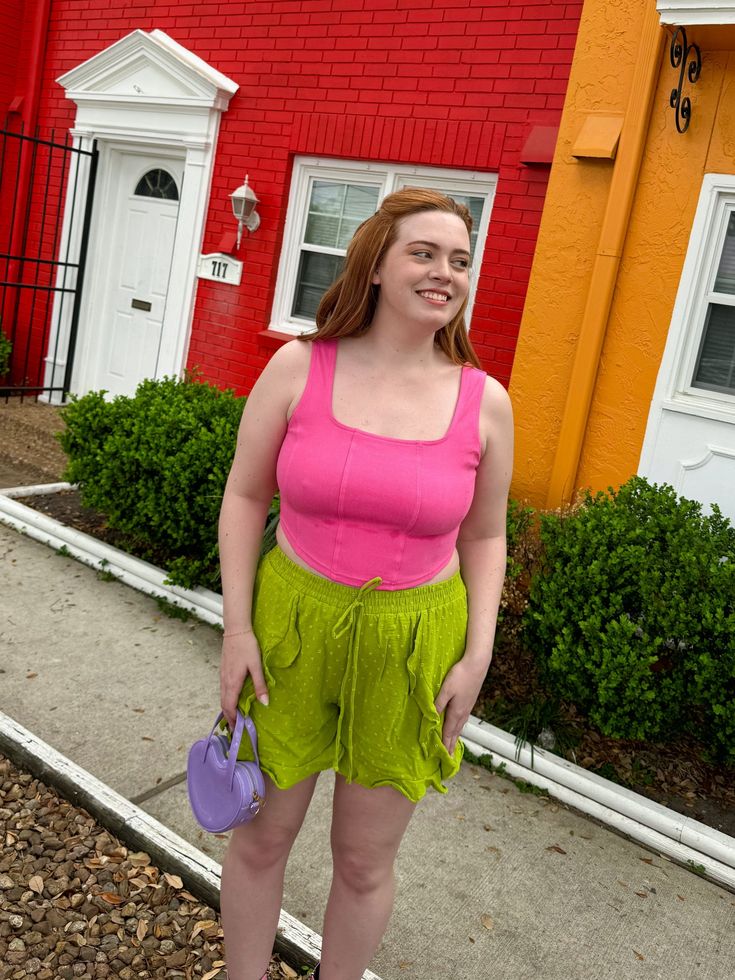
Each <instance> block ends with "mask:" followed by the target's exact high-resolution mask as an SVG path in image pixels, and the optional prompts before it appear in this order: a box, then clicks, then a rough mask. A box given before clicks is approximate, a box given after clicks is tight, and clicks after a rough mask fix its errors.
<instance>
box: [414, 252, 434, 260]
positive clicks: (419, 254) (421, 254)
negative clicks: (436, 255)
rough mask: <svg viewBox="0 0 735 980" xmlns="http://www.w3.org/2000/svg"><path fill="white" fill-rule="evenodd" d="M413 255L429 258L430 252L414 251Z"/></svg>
mask: <svg viewBox="0 0 735 980" xmlns="http://www.w3.org/2000/svg"><path fill="white" fill-rule="evenodd" d="M413 254H414V255H416V256H418V258H420V259H430V258H431V252H414V253H413Z"/></svg>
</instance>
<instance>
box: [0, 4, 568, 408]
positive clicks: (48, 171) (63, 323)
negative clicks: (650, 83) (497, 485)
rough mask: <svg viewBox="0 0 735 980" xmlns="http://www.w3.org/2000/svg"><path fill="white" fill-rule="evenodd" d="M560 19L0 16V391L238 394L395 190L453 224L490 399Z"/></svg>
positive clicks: (534, 203)
mask: <svg viewBox="0 0 735 980" xmlns="http://www.w3.org/2000/svg"><path fill="white" fill-rule="evenodd" d="M581 7H582V3H581V2H576V3H565V2H561V0H550V2H548V0H547V2H541V0H538V2H536V3H526V2H520V0H302V2H295V0H251V2H236V0H230V2H228V3H226V4H225V3H222V2H216V0H199V2H198V3H196V4H193V3H187V2H179V3H167V2H161V0H159V2H142V0H128V2H126V3H122V2H120V0H36V2H35V3H33V4H28V3H23V2H22V0H0V49H1V50H0V54H1V55H2V57H0V121H1V120H2V117H5V120H6V122H5V131H4V135H3V150H2V152H3V157H2V172H1V173H0V271H2V272H3V277H2V285H1V286H0V304H2V329H3V331H4V332H5V334H6V336H8V337H9V338H10V339H11V340H12V342H13V347H14V349H13V355H12V361H11V370H10V374H9V375H8V376H6V378H5V382H6V383H9V384H10V385H13V386H21V385H25V386H26V387H27V388H30V389H33V387H34V386H36V388H38V387H40V386H42V387H45V388H46V389H47V392H46V396H47V397H48V395H49V392H50V395H51V397H52V398H56V399H58V397H59V396H60V395H61V392H62V390H63V389H65V388H70V389H71V390H72V391H76V392H81V391H86V390H90V389H96V388H106V389H108V390H109V391H110V392H112V393H118V392H119V393H128V392H132V391H133V390H134V388H135V385H136V384H137V382H138V381H139V380H140V379H141V378H143V377H151V376H161V375H164V374H178V373H180V372H181V371H182V370H183V369H185V368H189V369H198V370H199V371H200V372H201V374H202V376H203V377H205V378H207V379H209V380H212V381H214V382H216V383H217V384H218V385H221V386H227V387H234V388H236V389H237V390H238V391H240V392H244V391H247V390H249V388H250V387H251V385H252V383H253V381H254V379H255V378H256V377H257V375H258V373H259V371H260V370H261V368H262V367H263V365H264V363H265V362H266V360H267V359H268V357H269V356H270V354H271V353H272V351H273V349H274V348H275V346H277V345H278V344H280V343H282V342H283V340H284V338H286V339H287V338H289V337H290V336H293V335H295V334H297V333H299V332H302V331H304V330H307V329H309V327H310V325H311V323H312V322H313V314H314V310H315V308H316V304H317V302H318V298H319V296H320V295H321V292H322V291H323V290H324V288H325V286H326V285H328V283H329V282H330V281H331V280H332V279H333V277H334V276H335V274H336V273H337V271H338V269H339V267H340V264H341V258H342V256H343V255H344V250H345V246H346V243H347V241H348V239H349V237H350V235H351V233H352V231H353V230H354V228H355V227H356V225H357V224H358V223H359V222H360V221H361V220H363V219H364V218H365V217H367V216H368V215H369V214H370V213H372V211H373V210H375V208H376V207H377V206H378V204H379V202H380V200H381V198H382V197H383V196H384V195H385V194H387V193H389V192H390V191H392V190H394V189H397V188H399V187H401V186H406V185H414V186H415V185H421V186H431V187H436V188H438V189H441V190H443V191H446V192H448V193H451V194H452V195H453V196H456V197H459V198H461V199H462V200H463V201H465V202H466V203H467V204H468V205H469V206H470V209H471V210H472V211H473V213H474V215H475V217H476V234H475V236H474V238H475V241H474V243H473V244H474V251H475V262H474V282H473V289H472V296H471V304H472V307H471V316H472V321H471V333H472V339H473V342H474V345H475V347H476V349H477V351H478V353H479V355H480V357H481V359H482V361H483V364H484V366H485V367H486V369H487V370H488V371H489V372H491V373H493V374H494V375H495V376H496V377H498V378H500V379H501V380H502V381H504V382H507V381H508V379H509V375H510V368H511V364H512V360H513V353H514V349H515V344H516V337H517V332H518V327H519V323H520V318H521V311H522V307H523V302H524V297H525V293H526V287H527V281H528V276H529V272H530V267H531V261H532V257H533V251H534V246H535V242H536V236H537V231H538V225H539V220H540V213H541V209H542V206H543V201H544V194H545V191H546V185H547V180H548V173H549V166H550V162H551V155H552V152H553V146H554V141H555V134H556V126H557V124H558V120H559V118H560V115H561V110H562V105H563V100H564V92H565V89H566V85H567V79H568V74H569V68H570V64H571V60H572V54H573V48H574V43H575V39H576V34H577V27H578V22H579V17H580V14H581ZM20 132H22V133H24V134H25V136H26V137H29V136H34V135H36V134H38V135H39V136H40V137H41V138H42V140H43V141H44V142H43V143H40V144H39V143H36V142H33V141H32V140H30V139H26V140H24V141H21V140H18V138H17V136H11V135H9V134H10V133H20ZM64 139H68V140H69V142H70V143H71V144H72V146H73V149H72V150H71V151H69V150H64V149H58V151H57V150H56V149H54V146H60V145H61V144H63V142H64ZM56 153H58V157H57V156H54V154H56ZM47 156H48V160H46V157H47ZM246 175H247V176H248V183H249V185H250V187H251V188H252V190H253V191H254V193H255V195H257V198H258V204H257V205H256V211H257V213H258V215H259V217H260V226H259V227H258V228H257V230H255V231H252V232H250V231H248V230H247V229H246V230H245V231H244V232H243V237H242V243H241V245H240V247H239V249H238V248H237V245H236V242H235V233H236V231H237V224H236V221H235V219H234V217H233V214H232V208H231V201H230V198H229V195H230V194H231V193H232V192H233V191H235V189H236V188H238V187H239V186H240V185H242V184H243V182H244V180H245V177H246ZM90 188H91V189H90ZM85 225H86V229H85ZM85 241H86V244H85ZM80 253H82V254H80ZM204 257H206V258H204ZM240 263H241V266H240ZM80 265H81V268H80ZM82 276H83V283H82V284H81V286H80V288H77V287H78V286H79V279H80V278H82Z"/></svg>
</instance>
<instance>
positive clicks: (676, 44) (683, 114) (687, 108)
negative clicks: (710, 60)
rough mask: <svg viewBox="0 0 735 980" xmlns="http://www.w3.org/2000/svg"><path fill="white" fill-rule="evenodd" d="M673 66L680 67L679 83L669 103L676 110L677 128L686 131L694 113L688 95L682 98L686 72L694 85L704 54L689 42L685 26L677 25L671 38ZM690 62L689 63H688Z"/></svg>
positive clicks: (673, 90) (678, 130) (680, 131)
mask: <svg viewBox="0 0 735 980" xmlns="http://www.w3.org/2000/svg"><path fill="white" fill-rule="evenodd" d="M669 56H670V58H671V67H672V68H678V69H679V84H678V85H677V86H676V88H672V90H671V96H670V97H669V105H670V106H671V108H672V109H675V110H676V130H677V132H679V133H686V131H687V129H688V128H689V120H690V119H691V115H692V103H691V101H690V99H689V96H688V95H685V96H684V98H683V99H682V97H681V90H682V88H683V87H684V72H685V71H686V74H687V78H688V79H689V81H690V82H691V83H692V85H693V84H694V83H695V82H696V81H697V79H698V78H699V74H700V72H701V71H702V54H701V52H700V50H699V47H698V45H696V44H694V43H692V44H687V32H686V31H685V29H684V28H683V27H677V28H676V33H675V34H674V36H673V37H672V39H671V50H670V52H669ZM687 62H688V64H687Z"/></svg>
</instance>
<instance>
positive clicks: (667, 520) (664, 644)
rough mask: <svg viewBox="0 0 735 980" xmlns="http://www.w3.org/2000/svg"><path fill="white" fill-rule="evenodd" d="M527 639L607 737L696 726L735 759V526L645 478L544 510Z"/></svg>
mask: <svg viewBox="0 0 735 980" xmlns="http://www.w3.org/2000/svg"><path fill="white" fill-rule="evenodd" d="M541 538H542V542H543V545H544V548H545V553H544V556H543V560H542V566H541V569H540V571H539V572H538V574H537V575H536V576H535V577H534V579H533V581H532V583H531V595H530V605H529V608H528V611H527V613H526V638H527V641H528V642H529V644H530V646H531V648H532V650H533V652H534V654H535V656H536V658H537V661H538V663H539V665H540V667H541V672H542V677H543V678H544V680H545V682H546V684H547V685H548V686H549V688H550V689H551V690H553V691H554V693H555V694H558V695H559V696H560V697H562V698H566V699H568V700H570V701H572V702H573V703H574V704H575V705H577V706H578V707H579V708H581V709H582V710H583V711H584V712H585V713H587V714H588V716H589V718H590V720H591V721H592V722H593V723H594V724H595V725H596V726H597V727H598V728H599V729H600V731H601V732H603V734H606V735H610V736H613V737H616V738H633V739H665V738H668V737H670V736H673V735H675V734H677V733H679V732H681V731H687V730H688V731H691V732H693V733H695V734H696V735H698V736H699V737H700V738H702V739H703V741H705V742H708V743H709V744H710V745H711V746H712V747H713V750H714V752H715V754H716V755H718V756H719V757H720V758H724V759H725V760H727V761H729V762H735V529H734V528H733V527H732V526H731V525H730V523H729V522H728V521H727V520H726V519H725V518H723V517H722V516H721V514H720V512H719V511H718V510H717V508H713V514H712V515H710V516H705V515H704V514H703V513H702V508H701V505H700V504H698V503H696V502H693V501H691V500H685V499H683V498H678V497H677V495H676V493H675V492H674V490H673V489H672V488H671V487H669V486H655V485H651V484H649V483H647V482H646V481H645V480H644V479H641V478H639V477H634V478H632V479H631V480H629V481H628V482H627V483H626V484H624V485H623V486H621V487H620V489H619V490H617V491H613V490H612V489H611V490H609V491H608V493H607V494H603V493H598V494H596V495H592V494H590V493H587V494H586V495H585V497H584V500H583V502H582V504H581V506H580V507H579V508H578V509H576V510H573V511H571V512H570V513H568V514H566V515H560V514H558V513H554V514H542V515H541Z"/></svg>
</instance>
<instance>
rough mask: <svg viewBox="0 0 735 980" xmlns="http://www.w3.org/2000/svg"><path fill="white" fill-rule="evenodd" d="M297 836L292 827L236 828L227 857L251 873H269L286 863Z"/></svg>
mask: <svg viewBox="0 0 735 980" xmlns="http://www.w3.org/2000/svg"><path fill="white" fill-rule="evenodd" d="M294 838H295V834H294V832H293V830H292V829H291V828H290V827H283V826H278V825H276V826H270V827H258V828H256V827H255V825H254V824H249V825H246V826H243V827H236V828H235V830H233V832H232V836H231V837H230V842H229V845H228V847H227V856H228V858H229V859H230V860H232V861H235V862H236V863H237V864H238V865H240V866H242V867H244V868H247V870H249V871H254V872H258V871H267V870H268V869H270V868H274V867H276V866H277V865H279V864H282V863H285V862H286V860H287V858H288V855H289V852H290V850H291V847H292V846H293V842H294Z"/></svg>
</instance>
